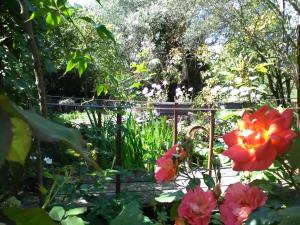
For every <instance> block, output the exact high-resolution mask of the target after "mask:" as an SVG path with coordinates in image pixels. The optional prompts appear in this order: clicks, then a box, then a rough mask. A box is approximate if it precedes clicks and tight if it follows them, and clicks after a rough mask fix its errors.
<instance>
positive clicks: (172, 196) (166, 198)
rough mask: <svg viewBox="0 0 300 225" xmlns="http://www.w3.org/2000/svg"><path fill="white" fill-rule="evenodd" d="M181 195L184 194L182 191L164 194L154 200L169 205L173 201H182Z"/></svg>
mask: <svg viewBox="0 0 300 225" xmlns="http://www.w3.org/2000/svg"><path fill="white" fill-rule="evenodd" d="M183 195H184V193H183V192H182V191H175V192H166V193H162V194H161V195H160V196H159V197H156V198H155V200H156V201H158V202H161V203H171V202H173V201H175V200H180V199H182V197H183Z"/></svg>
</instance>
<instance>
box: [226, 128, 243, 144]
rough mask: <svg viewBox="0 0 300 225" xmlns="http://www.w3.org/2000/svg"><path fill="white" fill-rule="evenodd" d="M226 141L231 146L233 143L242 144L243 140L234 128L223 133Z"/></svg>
mask: <svg viewBox="0 0 300 225" xmlns="http://www.w3.org/2000/svg"><path fill="white" fill-rule="evenodd" d="M223 140H224V142H225V143H226V144H227V145H228V147H229V148H230V147H231V146H233V145H237V144H242V143H243V140H242V139H241V138H240V136H239V131H238V130H233V131H231V132H228V133H226V134H224V135H223Z"/></svg>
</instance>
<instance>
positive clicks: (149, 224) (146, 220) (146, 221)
mask: <svg viewBox="0 0 300 225" xmlns="http://www.w3.org/2000/svg"><path fill="white" fill-rule="evenodd" d="M143 225H153V222H152V221H151V220H150V219H149V217H148V216H144V222H143Z"/></svg>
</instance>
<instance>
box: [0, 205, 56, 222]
mask: <svg viewBox="0 0 300 225" xmlns="http://www.w3.org/2000/svg"><path fill="white" fill-rule="evenodd" d="M1 211H2V213H3V214H4V215H5V216H6V217H7V218H8V219H10V220H11V221H14V222H15V223H16V224H17V225H41V224H43V225H55V222H54V221H52V220H51V219H50V217H49V215H48V214H47V212H45V211H44V210H42V209H40V208H32V209H20V208H6V209H1Z"/></svg>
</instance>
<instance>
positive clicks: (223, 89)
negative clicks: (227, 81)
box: [221, 87, 229, 93]
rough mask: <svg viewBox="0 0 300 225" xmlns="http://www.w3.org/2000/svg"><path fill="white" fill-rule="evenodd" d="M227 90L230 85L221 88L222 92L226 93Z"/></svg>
mask: <svg viewBox="0 0 300 225" xmlns="http://www.w3.org/2000/svg"><path fill="white" fill-rule="evenodd" d="M227 91H229V87H223V88H222V89H221V92H222V93H226V92H227Z"/></svg>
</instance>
